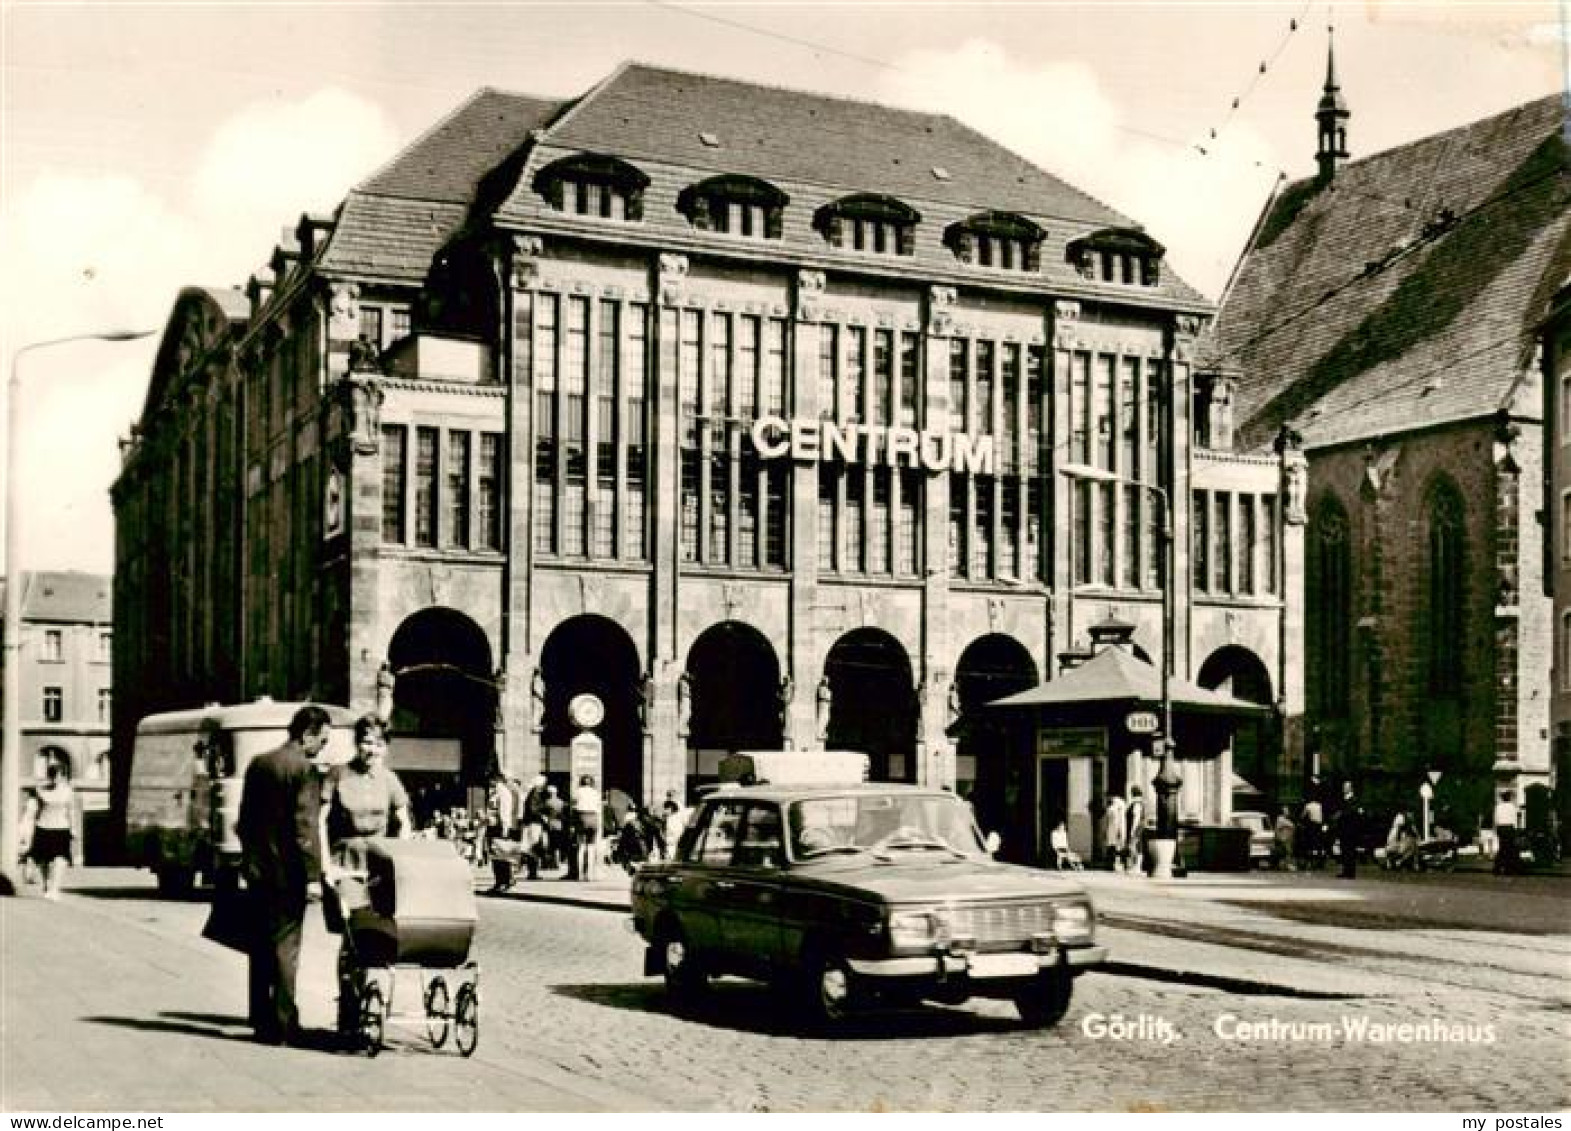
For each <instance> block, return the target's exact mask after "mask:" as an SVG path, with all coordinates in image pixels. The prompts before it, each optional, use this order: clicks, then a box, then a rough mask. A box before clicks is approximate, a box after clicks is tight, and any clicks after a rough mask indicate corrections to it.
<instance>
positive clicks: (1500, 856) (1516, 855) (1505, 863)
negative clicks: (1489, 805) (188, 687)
mask: <svg viewBox="0 0 1571 1131" xmlns="http://www.w3.org/2000/svg"><path fill="white" fill-rule="evenodd" d="M1516 817H1517V812H1516V800H1515V798H1514V797H1513V796H1512V794H1511V790H1510V789H1502V790H1501V791H1500V799H1499V800H1498V801H1496V802H1495V867H1494V873H1495V875H1497V876H1510V875H1515V874H1517V873H1518V872H1520V871H1522V848H1521V845H1519V844H1518V843H1517V831H1516Z"/></svg>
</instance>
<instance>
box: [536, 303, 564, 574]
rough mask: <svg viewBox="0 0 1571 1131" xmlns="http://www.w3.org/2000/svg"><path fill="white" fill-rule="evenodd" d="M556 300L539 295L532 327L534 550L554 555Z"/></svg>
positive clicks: (556, 542)
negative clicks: (533, 379) (533, 368)
mask: <svg viewBox="0 0 1571 1131" xmlns="http://www.w3.org/2000/svg"><path fill="white" fill-rule="evenodd" d="M559 304H560V300H559V299H558V298H557V296H555V295H541V296H540V298H539V305H538V308H537V318H538V321H537V323H536V326H535V342H534V346H535V349H534V360H535V497H534V513H535V549H536V550H537V551H539V552H540V553H543V554H554V553H556V552H557V547H558V541H557V534H556V525H557V524H556V515H557V509H556V508H557V490H556V488H557V457H558V455H559V454H560V449H559V447H558V445H557V434H558V432H557V419H556V415H557V401H556V390H557V368H558V357H557V338H558V334H557V314H558V306H559Z"/></svg>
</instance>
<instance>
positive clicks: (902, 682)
mask: <svg viewBox="0 0 1571 1131" xmlns="http://www.w3.org/2000/svg"><path fill="white" fill-rule="evenodd" d="M824 676H825V678H826V679H828V681H829V694H830V701H829V720H828V722H829V725H828V733H827V736H826V738H825V740H824V746H825V747H826V748H827V749H830V750H860V751H862V752H863V753H865V754H866V755H867V756H868V759H869V774H870V776H871V777H872V778H873V780H874V781H915V780H916V768H917V767H916V726H917V713H918V712H917V702H916V694H915V691H914V686H913V684H912V680H911V661H910V659H909V658H908V657H907V656H906V652H905V649H904V648H902V647H901V646H900V642H899V641H898V640H896V639H895V638H894V637H893V636H890V635H889V634H888V633H887V632H884V631H882V630H880V629H876V628H859V629H856V630H855V631H853V632H848V633H846V634H845V635H844V636H842V637H841V638H840V639H839V640H838V641H836V642H835V646H834V647H833V648H831V649H830V650H829V656H828V658H827V659H826V660H825V661H824ZM804 745H805V744H804Z"/></svg>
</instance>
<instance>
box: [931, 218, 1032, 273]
mask: <svg viewBox="0 0 1571 1131" xmlns="http://www.w3.org/2000/svg"><path fill="white" fill-rule="evenodd" d="M1044 235H1046V233H1045V232H1043V231H1042V229H1041V228H1039V227H1037V225H1035V224H1033V223H1032V222H1031V221H1030V220H1027V219H1026V218H1025V217H1024V216H1017V215H1016V214H1014V213H1013V212H980V213H978V214H977V215H975V216H972V217H970V218H969V219H966V220H961V221H959V222H958V223H954V224H951V225H949V227H948V228H947V229H945V231H944V246H945V247H947V248H949V250H950V251H952V252H954V253H955V258H956V259H958V260H960V262H962V263H969V264H971V265H972V266H974V267H994V268H998V269H1000V270H1004V271H1026V272H1030V273H1033V274H1034V273H1035V272H1037V271H1040V270H1041V269H1042V237H1043V236H1044Z"/></svg>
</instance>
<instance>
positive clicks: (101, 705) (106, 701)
mask: <svg viewBox="0 0 1571 1131" xmlns="http://www.w3.org/2000/svg"><path fill="white" fill-rule="evenodd" d="M113 705H114V704H113V693H112V692H111V691H110V690H109V688H107V687H100V688H99V689H98V721H99V722H101V723H107V722H108V721H109V716H110V708H111V707H112V706H113Z"/></svg>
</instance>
